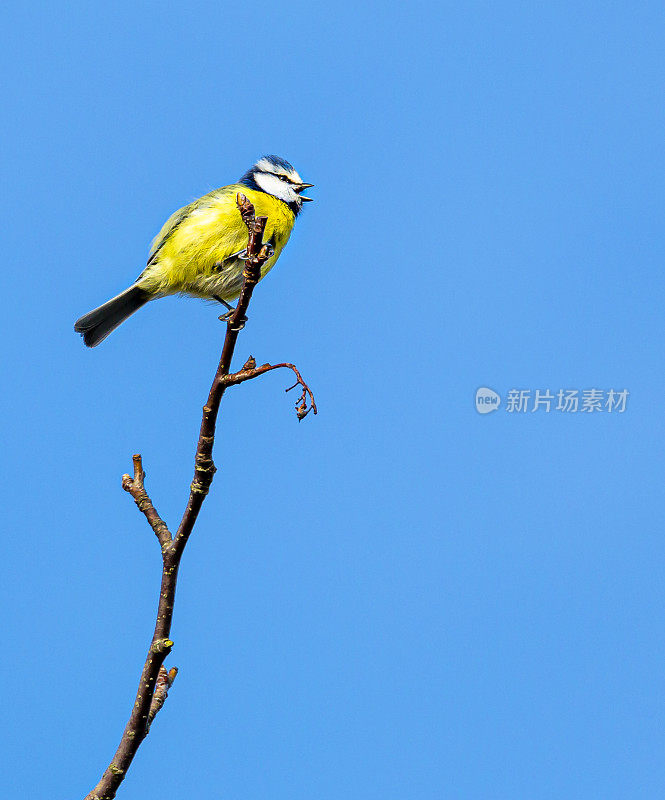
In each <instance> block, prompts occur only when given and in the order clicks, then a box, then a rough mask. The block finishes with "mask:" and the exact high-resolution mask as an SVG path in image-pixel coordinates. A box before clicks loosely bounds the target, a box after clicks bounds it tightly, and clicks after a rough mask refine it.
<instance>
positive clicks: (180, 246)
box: [74, 156, 312, 347]
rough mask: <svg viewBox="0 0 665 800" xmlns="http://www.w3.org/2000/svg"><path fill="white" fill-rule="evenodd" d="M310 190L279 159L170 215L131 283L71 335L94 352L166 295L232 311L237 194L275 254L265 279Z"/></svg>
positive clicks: (240, 254)
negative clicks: (261, 224)
mask: <svg viewBox="0 0 665 800" xmlns="http://www.w3.org/2000/svg"><path fill="white" fill-rule="evenodd" d="M310 186H312V184H311V183H304V181H303V180H302V178H301V177H300V175H298V173H297V172H296V171H295V169H294V168H293V167H292V166H291V164H289V162H288V161H285V160H284V159H283V158H279V157H278V156H264V157H263V158H260V159H259V160H258V161H257V162H256V164H254V166H252V167H251V168H250V169H249V170H247V172H246V173H245V174H244V175H243V176H242V178H241V179H240V181H239V182H238V183H234V184H231V185H230V186H223V187H222V188H221V189H215V190H214V191H212V192H210V193H209V194H206V195H204V196H203V197H200V198H199V199H198V200H194V202H193V203H190V204H189V205H187V206H185V207H184V208H181V209H180V210H179V211H176V212H175V214H172V215H171V217H169V219H168V220H167V221H166V223H165V225H164V227H163V228H162V229H161V231H160V232H159V233H158V234H157V236H156V238H155V240H154V241H153V243H152V247H151V249H150V255H149V258H148V263H147V266H146V268H145V269H144V270H143V272H142V273H141V274H140V275H139V277H138V279H137V280H136V282H135V283H133V284H132V286H130V287H129V288H128V289H125V291H124V292H122V293H121V294H119V295H118V296H117V297H113V298H112V299H111V300H109V301H108V302H106V303H104V305H101V306H99V308H95V309H94V310H93V311H90V312H89V313H88V314H85V315H84V316H82V317H81V318H80V319H79V320H77V321H76V323H75V325H74V330H75V331H77V332H78V333H80V334H82V335H83V341H84V342H85V344H86V345H87V346H88V347H94V346H95V345H97V344H99V343H100V342H101V341H103V340H104V339H105V338H106V337H107V336H108V335H109V333H111V331H113V330H115V329H116V328H117V327H118V325H120V323H121V322H124V321H125V320H126V319H127V317H129V316H130V315H131V314H133V313H134V312H135V311H137V310H138V309H139V308H141V306H143V305H145V304H146V303H147V302H148V301H149V300H155V299H157V298H159V297H166V296H168V295H171V294H185V295H190V296H192V297H202V298H205V299H208V300H218V301H219V302H221V303H223V304H224V305H225V306H226V307H227V308H230V306H229V304H228V303H229V301H230V300H233V299H235V298H236V297H238V295H239V294H240V289H241V287H242V281H243V278H242V273H243V269H244V256H245V251H246V247H247V236H248V234H247V228H246V227H245V224H244V223H243V221H242V217H241V216H240V211H239V210H238V206H237V204H236V196H237V194H238V192H242V193H243V194H244V195H245V196H246V197H247V198H248V199H249V200H250V201H251V202H252V203H253V204H254V208H255V211H256V214H257V216H265V217H268V222H267V224H266V229H265V233H264V237H263V240H264V242H267V243H268V244H270V245H271V246H272V248H273V250H274V255H273V256H271V258H270V259H268V261H266V263H265V264H264V265H263V267H262V269H261V277H262V278H263V276H264V275H266V274H267V273H268V272H270V270H271V269H272V268H273V267H274V266H275V262H276V261H277V259H278V258H279V256H280V254H281V252H282V250H283V249H284V246H285V245H286V243H287V242H288V240H289V236H290V235H291V231H292V230H293V225H294V223H295V220H296V217H297V216H298V214H299V213H300V210H301V208H302V205H303V203H304V202H306V201H308V200H311V199H312V198H311V197H305V196H304V195H303V194H302V192H303V191H304V190H305V189H307V188H309V187H310Z"/></svg>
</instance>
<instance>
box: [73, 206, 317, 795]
mask: <svg viewBox="0 0 665 800" xmlns="http://www.w3.org/2000/svg"><path fill="white" fill-rule="evenodd" d="M236 202H237V205H238V210H239V211H240V215H241V216H242V219H243V221H244V223H245V225H246V226H247V231H248V243H247V260H246V262H245V268H244V270H243V285H242V289H241V291H240V296H239V298H238V302H237V304H236V307H235V310H234V311H233V312H232V313H231V314H230V315H229V316H228V318H227V321H226V335H225V337H224V345H223V347H222V353H221V356H220V359H219V364H218V366H217V372H216V373H215V377H214V379H213V382H212V386H211V387H210V393H209V395H208V400H207V402H206V404H205V405H204V406H203V415H202V420H201V430H200V433H199V439H198V443H197V447H196V456H195V459H194V478H193V480H192V483H191V486H190V491H189V499H188V501H187V506H186V508H185V512H184V514H183V516H182V519H181V521H180V525H179V526H178V529H177V530H176V532H175V534H174V533H172V532H171V531H170V530H169V527H168V526H167V524H166V522H164V520H163V519H162V518H161V517H160V515H159V514H158V512H157V510H156V508H155V506H154V505H153V502H152V500H151V499H150V496H149V495H148V492H147V491H146V488H145V471H144V469H143V460H142V458H141V456H140V455H139V454H138V453H137V454H135V455H134V456H133V462H134V474H133V476H132V475H123V476H122V488H123V489H124V490H125V491H126V492H128V493H129V494H130V495H131V496H132V498H133V499H134V502H135V503H136V505H137V507H138V509H139V511H140V512H141V513H142V514H143V515H144V516H145V518H146V520H147V521H148V524H149V525H150V527H151V528H152V530H153V532H154V534H155V536H156V537H157V540H158V542H159V544H160V548H161V552H162V582H161V587H160V593H159V605H158V608H157V620H156V622H155V630H154V633H153V637H152V641H151V643H150V647H149V649H148V654H147V657H146V661H145V664H144V666H143V670H142V672H141V678H140V681H139V687H138V691H137V693H136V700H135V702H134V707H133V709H132V713H131V716H130V718H129V721H128V722H127V725H126V727H125V731H124V733H123V735H122V739H121V740H120V745H119V746H118V749H117V751H116V753H115V756H114V757H113V761H112V762H111V764H110V765H109V766H108V767H107V768H106V770H105V772H104V774H103V775H102V778H101V780H100V781H99V783H98V784H97V786H95V788H94V789H93V790H92V791H91V792H90V793H89V794H88V795H87V796H86V798H85V800H112V798H114V797H115V796H116V792H117V790H118V787H119V786H120V784H121V783H122V781H123V780H124V778H125V775H126V774H127V770H128V769H129V766H130V764H131V763H132V760H133V758H134V756H135V755H136V752H137V750H138V748H139V746H140V744H141V742H142V741H143V740H144V739H145V737H146V736H147V735H148V731H149V729H150V726H151V725H152V723H153V721H154V719H155V716H156V715H157V713H158V712H159V711H160V709H161V708H162V707H163V705H164V703H165V701H166V698H167V696H168V692H169V689H170V688H171V686H172V685H173V681H174V680H175V677H176V675H177V674H178V670H177V668H176V667H172V668H171V669H169V670H167V669H166V667H165V666H164V660H165V659H166V657H167V656H168V654H169V653H170V652H171V648H172V647H173V641H172V640H171V639H170V638H169V635H170V631H171V623H172V620H173V606H174V602H175V590H176V583H177V580H178V568H179V566H180V559H181V558H182V553H183V550H184V548H185V545H186V544H187V541H188V539H189V536H190V535H191V532H192V530H193V528H194V523H195V522H196V519H197V517H198V514H199V511H200V510H201V506H202V505H203V501H204V500H205V497H206V495H207V494H208V490H209V489H210V486H211V484H212V480H213V477H214V475H215V472H216V467H215V464H214V461H213V458H212V451H213V445H214V443H215V428H216V423H217V414H218V412H219V405H220V402H221V399H222V397H223V396H224V392H225V391H226V389H227V388H228V387H229V386H235V385H238V384H240V383H244V382H245V381H248V380H252V379H253V378H257V377H258V376H259V375H263V374H265V373H266V372H270V371H272V370H274V369H290V370H292V372H293V373H294V374H295V376H296V383H295V384H294V385H293V386H292V387H290V388H289V389H287V390H286V391H290V390H291V389H294V388H295V387H296V386H300V387H302V393H301V395H300V397H299V398H298V400H297V401H296V414H297V416H298V419H299V420H301V419H304V417H305V416H306V415H307V414H308V413H309V412H310V411H313V412H314V413H315V414H316V413H317V408H316V402H315V401H314V396H313V394H312V391H311V389H310V388H309V386H308V385H307V384H306V383H305V381H304V380H303V378H302V376H301V375H300V373H299V372H298V370H297V368H296V367H295V366H294V365H293V364H288V363H283V364H274V365H271V364H263V365H261V366H260V367H257V366H256V361H255V360H254V358H252V357H251V356H250V358H249V359H248V360H247V362H246V363H245V364H244V366H243V368H242V369H241V370H239V371H238V372H234V373H230V372H229V370H230V366H231V360H232V358H233V353H234V351H235V346H236V341H237V339H238V333H239V332H240V330H241V328H242V327H243V324H244V321H245V320H246V311H247V307H248V306H249V301H250V300H251V297H252V292H253V291H254V287H255V286H256V284H257V283H258V282H259V280H260V278H261V268H262V267H263V265H264V264H265V262H266V261H267V260H268V259H269V258H271V257H272V255H273V249H272V247H271V246H270V245H269V244H264V243H263V234H264V232H265V227H266V223H267V221H268V218H267V217H257V216H255V214H254V206H253V205H252V203H251V202H250V201H249V200H248V199H247V197H245V195H243V194H242V193H238V195H237V197H236Z"/></svg>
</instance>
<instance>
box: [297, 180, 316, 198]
mask: <svg viewBox="0 0 665 800" xmlns="http://www.w3.org/2000/svg"><path fill="white" fill-rule="evenodd" d="M312 186H314V184H313V183H299V184H298V185H297V186H296V187H294V189H295V192H296V194H300V192H304V191H305V189H311V187H312ZM300 199H301V200H302V201H303V202H305V203H311V202H312V200H314V198H313V197H303V196H302V195H300Z"/></svg>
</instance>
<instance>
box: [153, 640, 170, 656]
mask: <svg viewBox="0 0 665 800" xmlns="http://www.w3.org/2000/svg"><path fill="white" fill-rule="evenodd" d="M172 647H173V642H172V641H171V640H170V639H156V640H155V641H154V642H153V643H152V646H151V647H150V650H151V651H152V652H153V653H155V654H156V655H161V654H162V653H170V652H171V648H172Z"/></svg>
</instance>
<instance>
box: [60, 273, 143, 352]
mask: <svg viewBox="0 0 665 800" xmlns="http://www.w3.org/2000/svg"><path fill="white" fill-rule="evenodd" d="M148 300H150V295H149V294H148V292H146V290H145V289H141V288H140V287H138V286H130V287H129V289H125V291H124V292H122V294H119V295H118V296H117V297H113V298H111V299H110V300H109V301H108V302H106V303H104V305H103V306H99V308H94V309H93V310H92V311H89V312H88V313H87V314H84V315H83V316H82V317H81V318H80V319H77V320H76V322H75V323H74V330H75V331H76V332H77V333H80V334H82V336H83V341H84V342H85V344H86V345H87V346H88V347H94V346H95V345H98V344H99V343H100V342H102V341H103V340H104V339H106V337H107V336H108V335H109V333H111V331H114V330H115V329H116V328H117V327H118V325H120V323H121V322H124V321H125V320H126V319H127V317H128V316H130V314H133V313H134V312H135V311H138V310H139V308H141V306H143V305H145V304H146V303H147V302H148Z"/></svg>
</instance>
